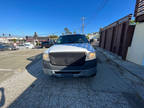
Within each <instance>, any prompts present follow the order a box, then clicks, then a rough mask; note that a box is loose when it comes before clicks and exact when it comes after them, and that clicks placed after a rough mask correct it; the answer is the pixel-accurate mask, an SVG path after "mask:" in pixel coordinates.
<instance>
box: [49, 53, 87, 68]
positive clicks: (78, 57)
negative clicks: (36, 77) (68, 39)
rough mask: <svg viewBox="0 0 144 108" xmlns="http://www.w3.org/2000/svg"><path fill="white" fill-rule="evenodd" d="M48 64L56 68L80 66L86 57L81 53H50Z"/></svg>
mask: <svg viewBox="0 0 144 108" xmlns="http://www.w3.org/2000/svg"><path fill="white" fill-rule="evenodd" d="M49 58H50V62H51V64H52V65H57V66H81V65H83V64H84V63H85V59H86V55H85V53H82V52H69V53H50V54H49Z"/></svg>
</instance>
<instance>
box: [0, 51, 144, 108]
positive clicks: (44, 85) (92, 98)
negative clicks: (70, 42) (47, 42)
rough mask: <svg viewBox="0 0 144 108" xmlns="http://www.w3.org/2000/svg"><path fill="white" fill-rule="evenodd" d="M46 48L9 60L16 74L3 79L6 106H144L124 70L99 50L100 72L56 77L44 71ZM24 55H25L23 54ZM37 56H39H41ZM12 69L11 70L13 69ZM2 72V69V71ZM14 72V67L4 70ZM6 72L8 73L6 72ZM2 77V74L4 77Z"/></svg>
mask: <svg viewBox="0 0 144 108" xmlns="http://www.w3.org/2000/svg"><path fill="white" fill-rule="evenodd" d="M42 51H43V50H36V51H34V50H33V51H23V52H19V53H17V52H14V53H13V54H12V57H14V55H15V54H16V55H17V56H16V58H17V57H19V59H18V60H17V62H18V63H17V62H16V61H14V60H16V58H15V57H14V60H11V59H12V57H11V56H6V60H8V63H9V64H11V66H8V67H5V68H4V67H3V66H4V64H3V63H5V64H6V61H5V60H4V58H3V57H4V56H3V57H2V56H1V55H0V56H1V57H0V60H1V59H2V60H3V61H4V62H3V63H2V62H1V63H0V69H12V71H13V73H12V75H8V76H7V77H6V79H4V78H3V80H1V81H0V97H1V98H0V107H2V108H144V107H143V104H142V103H140V99H139V97H138V96H137V94H136V92H135V90H134V88H133V85H132V84H131V83H130V82H129V80H128V79H126V78H125V77H124V76H123V73H124V70H121V69H119V68H118V67H116V66H115V65H112V64H109V62H108V61H107V59H106V58H105V57H104V56H102V55H101V54H99V53H97V59H98V66H97V70H98V73H97V75H96V76H95V77H91V78H54V77H48V76H46V75H44V74H43V71H42V60H41V56H40V55H41V53H42ZM21 55H23V56H21ZM37 57H38V58H39V59H37ZM12 71H11V72H12ZM0 73H1V71H0ZM3 73H7V74H8V73H10V70H5V71H4V70H3ZM3 75H4V74H3ZM0 78H2V77H0Z"/></svg>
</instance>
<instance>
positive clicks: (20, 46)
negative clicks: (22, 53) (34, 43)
mask: <svg viewBox="0 0 144 108" xmlns="http://www.w3.org/2000/svg"><path fill="white" fill-rule="evenodd" d="M16 48H17V49H20V50H21V49H26V47H25V45H24V44H20V45H17V46H16Z"/></svg>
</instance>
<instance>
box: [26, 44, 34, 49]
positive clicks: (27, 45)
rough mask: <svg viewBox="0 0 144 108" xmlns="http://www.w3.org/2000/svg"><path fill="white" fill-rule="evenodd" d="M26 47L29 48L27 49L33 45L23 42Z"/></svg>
mask: <svg viewBox="0 0 144 108" xmlns="http://www.w3.org/2000/svg"><path fill="white" fill-rule="evenodd" d="M24 45H25V47H26V48H29V49H33V48H34V45H33V44H31V43H25V44H24Z"/></svg>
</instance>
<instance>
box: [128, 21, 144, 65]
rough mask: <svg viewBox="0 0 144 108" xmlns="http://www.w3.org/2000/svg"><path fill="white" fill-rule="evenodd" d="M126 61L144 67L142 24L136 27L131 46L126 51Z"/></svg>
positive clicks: (143, 32)
mask: <svg viewBox="0 0 144 108" xmlns="http://www.w3.org/2000/svg"><path fill="white" fill-rule="evenodd" d="M127 60H129V61H131V62H134V63H136V64H140V65H144V23H139V24H137V25H136V28H135V32H134V37H133V40H132V44H131V47H129V49H128V54H127Z"/></svg>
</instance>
